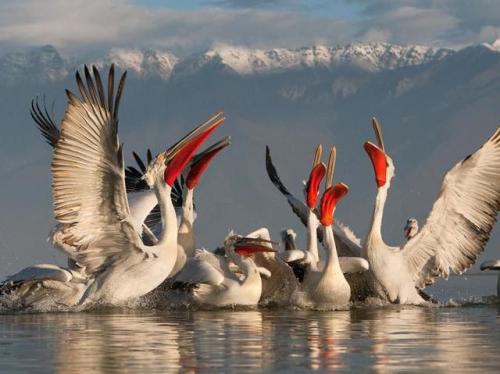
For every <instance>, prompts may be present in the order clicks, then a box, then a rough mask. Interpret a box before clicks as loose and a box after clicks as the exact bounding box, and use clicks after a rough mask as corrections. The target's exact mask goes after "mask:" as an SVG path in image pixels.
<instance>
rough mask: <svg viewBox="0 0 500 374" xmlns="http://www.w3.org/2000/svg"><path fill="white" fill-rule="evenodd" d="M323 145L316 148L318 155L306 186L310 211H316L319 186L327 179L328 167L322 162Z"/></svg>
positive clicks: (315, 156)
mask: <svg viewBox="0 0 500 374" xmlns="http://www.w3.org/2000/svg"><path fill="white" fill-rule="evenodd" d="M321 152H322V147H321V144H320V145H319V146H318V147H317V148H316V153H315V155H314V161H313V168H312V170H311V174H309V179H308V180H307V185H306V202H307V206H308V207H309V208H310V209H314V207H315V206H316V202H317V201H318V193H319V185H320V184H321V181H322V180H323V178H324V177H325V174H326V167H325V164H323V163H322V162H321Z"/></svg>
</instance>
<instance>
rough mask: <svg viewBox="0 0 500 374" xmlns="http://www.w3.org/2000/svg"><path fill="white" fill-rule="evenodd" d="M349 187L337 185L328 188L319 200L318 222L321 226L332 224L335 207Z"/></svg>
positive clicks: (341, 184)
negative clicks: (319, 216)
mask: <svg viewBox="0 0 500 374" xmlns="http://www.w3.org/2000/svg"><path fill="white" fill-rule="evenodd" d="M348 192H349V187H348V186H347V185H346V184H344V183H342V182H341V183H337V184H336V185H335V186H333V187H330V188H328V189H327V190H326V191H325V193H324V194H323V197H322V198H321V206H320V208H321V209H320V215H321V218H320V222H321V224H322V225H323V226H330V225H331V224H333V213H334V210H335V206H336V205H337V203H338V202H339V201H340V199H342V198H343V197H344V196H345V195H347V193H348Z"/></svg>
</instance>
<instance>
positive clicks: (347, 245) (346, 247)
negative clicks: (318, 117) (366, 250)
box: [266, 146, 361, 257]
mask: <svg viewBox="0 0 500 374" xmlns="http://www.w3.org/2000/svg"><path fill="white" fill-rule="evenodd" d="M317 152H319V151H317ZM315 157H316V156H315ZM266 171H267V175H268V176H269V179H270V180H271V182H272V183H273V184H274V186H275V187H276V188H277V189H278V190H279V191H280V192H281V193H282V194H283V196H285V198H286V200H287V202H288V204H289V205H290V207H291V208H292V211H293V212H294V213H295V215H297V217H298V218H299V219H300V221H301V222H302V224H303V225H304V226H306V227H307V224H308V221H309V220H314V217H312V216H311V214H310V208H309V207H308V206H307V205H306V204H304V203H303V202H302V200H301V199H299V198H297V197H296V196H294V195H293V194H292V193H291V192H290V191H289V190H288V189H287V188H286V187H285V185H284V184H283V182H282V181H281V179H280V177H279V176H278V172H277V171H276V167H275V166H274V164H273V161H272V159H271V153H270V150H269V147H268V146H266ZM305 187H306V188H305V190H304V193H305V194H307V191H306V190H307V184H306V185H305ZM317 221H318V219H317V217H316V222H317ZM317 225H318V230H317V237H318V240H319V241H320V242H322V241H323V230H322V229H320V228H319V224H317ZM333 232H334V237H335V243H336V245H337V251H338V253H339V255H340V256H351V257H359V256H360V255H361V241H360V239H359V238H357V237H356V235H355V234H354V233H353V232H352V230H351V229H349V227H347V226H345V225H343V224H341V223H340V222H334V224H333ZM311 240H314V239H312V238H311Z"/></svg>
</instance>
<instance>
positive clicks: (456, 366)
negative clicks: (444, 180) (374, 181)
mask: <svg viewBox="0 0 500 374" xmlns="http://www.w3.org/2000/svg"><path fill="white" fill-rule="evenodd" d="M499 315H500V305H498V304H497V305H480V306H471V307H462V308H415V307H406V308H405V307H400V308H398V307H387V308H378V309H377V308H368V309H366V308H365V309H351V310H349V311H342V312H312V311H290V310H288V311H287V310H262V311H261V310H252V311H193V312H189V311H176V312H123V311H119V312H115V313H81V314H70V313H67V314H37V315H1V316H0V372H16V371H26V370H29V369H35V368H38V367H40V366H43V367H45V368H46V369H47V371H56V372H59V373H70V372H71V373H88V372H90V371H92V372H107V373H108V372H161V373H165V372H177V371H183V372H198V371H214V372H221V371H238V372H244V371H247V372H255V371H256V370H266V371H285V370H290V369H293V370H298V371H303V370H328V371H330V370H335V371H348V370H350V371H356V372H359V371H366V370H368V369H369V370H371V371H375V372H377V373H388V372H394V371H404V370H409V371H420V372H427V371H429V370H433V371H435V372H449V371H452V370H457V371H460V372H464V371H472V370H477V369H479V368H482V369H488V370H495V369H498V364H496V363H495V356H496V355H497V350H498V342H499V341H500V329H499V328H498V327H499V324H500V322H499V321H500V317H499Z"/></svg>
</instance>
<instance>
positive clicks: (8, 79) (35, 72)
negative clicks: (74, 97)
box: [0, 45, 68, 84]
mask: <svg viewBox="0 0 500 374" xmlns="http://www.w3.org/2000/svg"><path fill="white" fill-rule="evenodd" d="M67 74H68V66H67V62H66V61H65V60H64V59H63V58H62V57H61V55H60V54H59V52H57V50H56V49H55V48H54V47H52V46H50V45H46V46H43V47H40V48H36V49H32V50H28V51H22V52H14V53H9V54H7V55H5V56H2V57H1V58H0V81H2V82H4V83H6V84H10V83H14V82H15V81H17V80H18V79H19V78H23V79H27V80H33V79H35V80H41V81H45V80H60V79H63V78H64V77H66V75H67Z"/></svg>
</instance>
